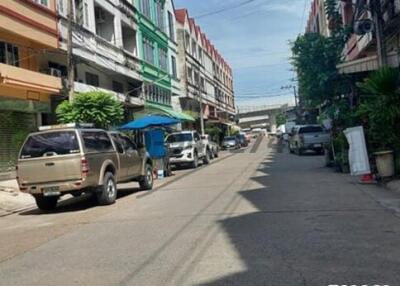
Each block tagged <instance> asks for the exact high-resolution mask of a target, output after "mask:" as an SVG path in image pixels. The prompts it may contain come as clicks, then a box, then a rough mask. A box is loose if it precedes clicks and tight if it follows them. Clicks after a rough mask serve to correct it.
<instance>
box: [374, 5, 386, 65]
mask: <svg viewBox="0 0 400 286" xmlns="http://www.w3.org/2000/svg"><path fill="white" fill-rule="evenodd" d="M370 5H371V7H370V9H371V13H372V17H373V21H374V24H375V37H376V48H377V54H378V66H379V67H383V66H385V65H387V56H386V46H385V39H384V34H383V19H382V6H381V0H371V3H370Z"/></svg>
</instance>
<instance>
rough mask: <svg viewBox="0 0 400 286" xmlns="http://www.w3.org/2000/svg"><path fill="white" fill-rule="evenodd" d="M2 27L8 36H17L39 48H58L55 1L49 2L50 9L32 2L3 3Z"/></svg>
mask: <svg viewBox="0 0 400 286" xmlns="http://www.w3.org/2000/svg"><path fill="white" fill-rule="evenodd" d="M0 27H2V29H3V30H4V32H5V33H6V34H10V35H12V36H13V37H15V35H16V34H17V35H18V36H20V37H22V38H23V39H26V40H28V41H32V42H33V43H36V44H38V45H39V46H44V47H52V48H57V47H58V30H57V14H56V12H55V5H54V0H50V1H49V8H47V7H45V6H43V5H40V4H37V3H35V2H34V1H30V0H20V1H1V3H0ZM30 45H32V44H30Z"/></svg>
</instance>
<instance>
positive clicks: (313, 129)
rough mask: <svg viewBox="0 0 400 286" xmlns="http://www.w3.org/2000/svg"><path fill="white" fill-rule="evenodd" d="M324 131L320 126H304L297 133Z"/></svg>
mask: <svg viewBox="0 0 400 286" xmlns="http://www.w3.org/2000/svg"><path fill="white" fill-rule="evenodd" d="M318 132H324V130H323V129H322V127H321V126H306V127H302V128H300V130H299V134H304V133H318Z"/></svg>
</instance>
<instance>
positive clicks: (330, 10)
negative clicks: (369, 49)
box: [292, 0, 350, 108]
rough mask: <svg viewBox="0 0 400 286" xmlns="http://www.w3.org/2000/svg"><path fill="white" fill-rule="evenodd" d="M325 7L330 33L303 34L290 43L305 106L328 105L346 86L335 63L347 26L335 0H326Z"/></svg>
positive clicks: (346, 34) (301, 99) (346, 32)
mask: <svg viewBox="0 0 400 286" xmlns="http://www.w3.org/2000/svg"><path fill="white" fill-rule="evenodd" d="M325 10H326V14H327V17H328V20H329V23H330V24H329V27H330V31H331V36H329V37H325V36H323V35H320V34H318V33H306V34H304V35H299V36H298V37H297V39H296V40H295V41H294V42H293V43H292V53H293V57H292V64H293V66H294V67H295V69H296V71H297V75H298V80H299V91H300V102H301V103H302V105H304V106H305V107H311V108H316V107H319V106H321V105H330V104H331V103H332V102H333V101H334V100H335V99H336V98H337V97H338V95H340V94H342V93H346V91H347V89H348V83H346V81H345V80H344V76H343V75H340V74H339V73H338V70H337V68H336V66H337V65H338V64H339V63H340V60H341V53H342V51H343V48H344V44H345V43H346V41H347V39H348V36H349V32H350V28H349V27H345V26H343V25H342V21H341V16H340V13H339V12H338V9H337V1H335V0H326V2H325Z"/></svg>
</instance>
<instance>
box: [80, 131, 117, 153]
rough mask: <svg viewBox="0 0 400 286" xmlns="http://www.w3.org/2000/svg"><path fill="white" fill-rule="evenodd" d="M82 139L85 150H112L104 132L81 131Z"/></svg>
mask: <svg viewBox="0 0 400 286" xmlns="http://www.w3.org/2000/svg"><path fill="white" fill-rule="evenodd" d="M82 139H83V143H84V145H85V149H86V151H87V152H110V151H113V150H114V148H113V146H112V143H111V140H110V138H109V137H108V135H107V133H106V132H99V131H83V132H82Z"/></svg>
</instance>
